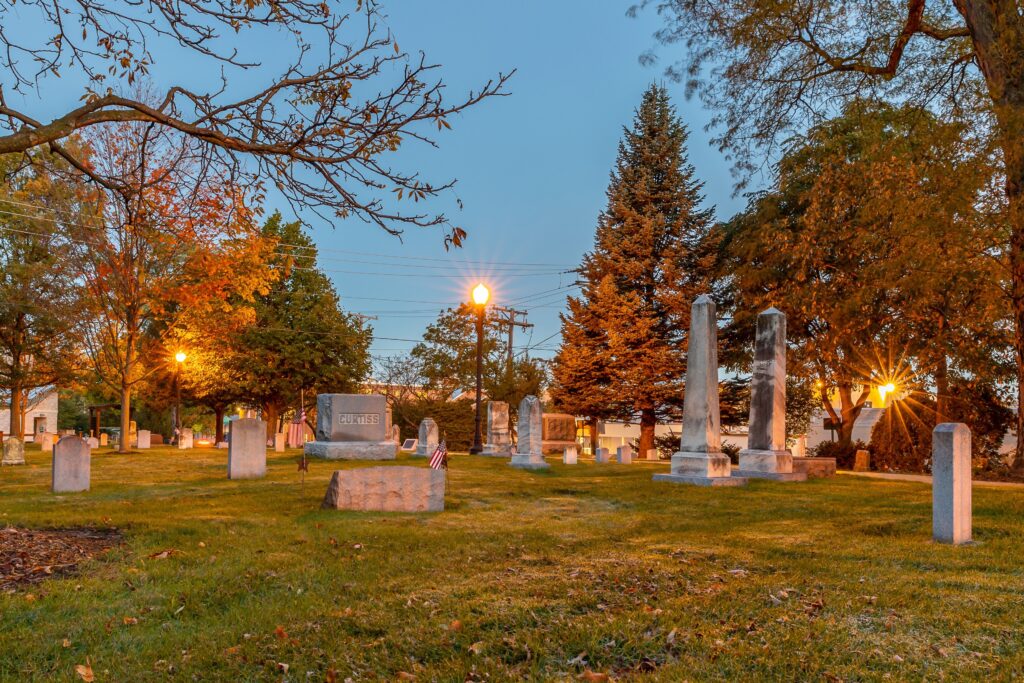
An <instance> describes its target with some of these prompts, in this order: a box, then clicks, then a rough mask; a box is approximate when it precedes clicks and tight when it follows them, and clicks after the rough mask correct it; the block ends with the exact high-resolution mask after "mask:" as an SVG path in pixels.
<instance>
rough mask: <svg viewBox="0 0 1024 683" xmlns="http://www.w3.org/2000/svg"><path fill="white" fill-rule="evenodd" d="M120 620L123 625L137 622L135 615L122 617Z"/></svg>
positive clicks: (131, 624)
mask: <svg viewBox="0 0 1024 683" xmlns="http://www.w3.org/2000/svg"><path fill="white" fill-rule="evenodd" d="M121 621H122V622H123V623H124V625H125V626H135V625H136V624H138V623H139V620H138V618H137V617H124V618H123V619H122V620H121Z"/></svg>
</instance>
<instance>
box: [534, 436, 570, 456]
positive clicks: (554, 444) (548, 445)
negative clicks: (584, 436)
mask: <svg viewBox="0 0 1024 683" xmlns="http://www.w3.org/2000/svg"><path fill="white" fill-rule="evenodd" d="M540 443H541V445H540V449H541V450H542V451H544V452H545V453H564V452H565V447H566V446H575V445H576V441H556V440H554V439H551V440H548V439H544V440H543V441H541V442H540Z"/></svg>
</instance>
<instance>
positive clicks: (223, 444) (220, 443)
mask: <svg viewBox="0 0 1024 683" xmlns="http://www.w3.org/2000/svg"><path fill="white" fill-rule="evenodd" d="M228 445H229V444H228V442H227V441H218V442H217V444H216V447H217V448H227V447H228Z"/></svg>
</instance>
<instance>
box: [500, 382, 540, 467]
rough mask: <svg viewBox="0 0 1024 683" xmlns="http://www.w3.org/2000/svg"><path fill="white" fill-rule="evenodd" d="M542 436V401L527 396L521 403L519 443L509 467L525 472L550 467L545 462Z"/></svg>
mask: <svg viewBox="0 0 1024 683" xmlns="http://www.w3.org/2000/svg"><path fill="white" fill-rule="evenodd" d="M542 436H543V433H542V432H541V416H540V399H538V398H537V397H536V396H526V397H524V398H523V400H522V401H520V402H519V443H518V444H517V448H516V454H515V455H513V456H512V462H510V463H509V465H511V466H512V467H518V468H519V469H524V470H541V469H546V468H548V467H550V465H548V464H547V462H545V460H544V452H543V449H542V445H541V443H542V438H541V437H542Z"/></svg>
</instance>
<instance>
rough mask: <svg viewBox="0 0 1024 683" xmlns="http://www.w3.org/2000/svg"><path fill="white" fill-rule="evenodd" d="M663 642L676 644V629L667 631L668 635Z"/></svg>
mask: <svg viewBox="0 0 1024 683" xmlns="http://www.w3.org/2000/svg"><path fill="white" fill-rule="evenodd" d="M665 642H666V643H668V644H669V645H672V644H674V643H675V642H676V629H672V630H671V631H669V633H668V635H667V636H665Z"/></svg>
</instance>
